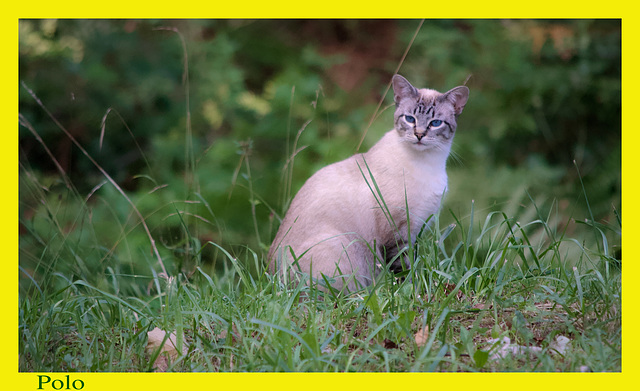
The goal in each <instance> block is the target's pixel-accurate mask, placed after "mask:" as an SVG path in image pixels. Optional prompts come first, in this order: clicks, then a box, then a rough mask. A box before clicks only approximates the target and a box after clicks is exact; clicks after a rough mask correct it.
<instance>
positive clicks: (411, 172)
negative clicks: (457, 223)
mask: <svg viewBox="0 0 640 391" xmlns="http://www.w3.org/2000/svg"><path fill="white" fill-rule="evenodd" d="M385 174H386V175H385V177H386V181H385V182H386V186H384V191H383V192H382V193H383V196H384V197H385V200H386V201H387V202H388V204H389V205H393V209H395V210H396V211H397V213H400V214H402V213H404V214H406V208H407V206H408V207H409V213H410V214H411V215H415V216H417V217H419V218H421V219H426V218H427V217H428V216H430V215H432V214H434V213H435V212H436V211H437V209H438V208H439V206H440V202H441V200H442V198H443V197H444V194H445V192H446V190H447V174H446V171H444V169H436V168H434V167H430V166H427V165H424V166H416V167H406V166H404V167H402V166H399V167H389V169H388V170H387V172H386V173H385ZM385 193H386V194H385Z"/></svg>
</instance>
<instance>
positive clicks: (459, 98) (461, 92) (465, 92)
mask: <svg viewBox="0 0 640 391" xmlns="http://www.w3.org/2000/svg"><path fill="white" fill-rule="evenodd" d="M444 97H445V98H446V99H447V100H448V101H449V102H451V103H453V110H454V111H455V113H456V115H460V113H462V109H464V106H465V105H466V104H467V100H468V99H469V89H468V88H467V87H466V86H459V87H456V88H452V89H451V90H449V91H447V92H445V93H444Z"/></svg>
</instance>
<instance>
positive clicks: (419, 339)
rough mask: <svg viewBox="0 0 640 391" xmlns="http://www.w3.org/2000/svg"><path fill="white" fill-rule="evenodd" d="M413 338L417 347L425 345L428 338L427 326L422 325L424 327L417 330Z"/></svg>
mask: <svg viewBox="0 0 640 391" xmlns="http://www.w3.org/2000/svg"><path fill="white" fill-rule="evenodd" d="M413 338H414V339H415V341H416V345H418V346H419V347H422V346H424V345H426V343H427V340H428V339H429V326H424V328H423V329H421V330H419V331H418V332H417V333H416V334H415V335H414V336H413Z"/></svg>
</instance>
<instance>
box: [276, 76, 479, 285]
mask: <svg viewBox="0 0 640 391" xmlns="http://www.w3.org/2000/svg"><path fill="white" fill-rule="evenodd" d="M392 83H393V91H394V101H395V104H396V110H395V114H394V122H395V127H394V129H392V130H390V131H389V132H387V133H386V134H385V135H384V136H383V137H382V139H381V140H380V141H378V142H377V143H376V144H375V145H374V146H373V147H372V148H371V149H370V150H369V151H368V152H366V153H362V154H357V155H354V156H352V157H350V158H348V159H346V160H343V161H341V162H337V163H334V164H331V165H329V166H326V167H324V168H322V169H321V170H319V171H318V172H316V173H315V174H314V175H313V176H311V178H309V179H308V180H307V182H306V183H305V184H304V185H303V186H302V188H301V189H300V191H299V192H298V194H297V195H296V196H295V198H294V199H293V201H292V202H291V206H290V207H289V210H288V211H287V213H286V215H285V217H284V219H283V221H282V225H281V226H280V229H279V230H278V233H277V234H276V237H275V239H274V241H273V244H272V245H271V248H270V250H269V255H268V262H269V270H270V271H271V272H272V273H275V272H280V273H282V275H283V276H284V275H285V273H286V275H288V276H293V275H295V274H296V273H295V271H300V272H302V273H305V274H307V275H311V276H312V277H314V278H319V277H320V276H321V274H324V275H326V276H327V277H329V278H334V279H335V282H334V283H333V284H332V285H333V286H334V287H335V288H337V289H342V288H344V287H345V283H346V285H347V286H346V288H347V289H349V290H351V291H353V290H355V289H357V288H358V287H361V286H367V285H369V284H371V283H372V281H373V279H374V278H375V276H376V275H377V273H378V269H379V267H376V263H377V262H378V263H381V262H389V261H391V260H393V259H394V258H395V262H394V263H393V264H392V265H391V269H396V270H397V269H399V268H402V267H403V263H404V266H405V267H409V266H410V262H409V261H408V260H407V259H405V258H404V257H402V256H399V257H398V256H397V254H398V252H399V251H400V250H402V249H403V248H404V247H406V246H407V245H409V244H413V242H414V241H415V239H416V236H417V235H418V233H419V232H420V229H421V227H422V226H423V225H424V224H425V222H427V221H428V219H429V218H430V217H431V216H432V215H434V214H435V213H437V212H438V209H439V208H440V202H441V200H442V198H443V196H444V194H445V192H446V191H447V173H446V170H445V166H446V162H447V157H448V156H449V151H450V149H451V142H452V140H453V136H454V133H455V130H456V119H457V117H458V115H460V113H462V109H463V108H464V106H465V104H466V103H467V99H468V97H469V89H468V88H467V87H465V86H460V87H456V88H453V89H452V90H450V91H448V92H445V93H444V94H442V93H439V92H437V91H435V90H430V89H416V88H415V87H414V86H412V85H411V84H410V83H409V82H408V81H407V80H406V79H405V78H404V77H402V76H400V75H395V76H394V77H393V80H392ZM407 206H408V210H407ZM407 215H408V217H409V218H408V219H407ZM407 221H409V223H407ZM409 238H410V240H411V243H409ZM292 253H293V256H292Z"/></svg>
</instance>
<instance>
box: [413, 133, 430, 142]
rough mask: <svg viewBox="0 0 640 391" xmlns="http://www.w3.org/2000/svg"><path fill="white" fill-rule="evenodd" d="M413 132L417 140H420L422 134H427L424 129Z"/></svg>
mask: <svg viewBox="0 0 640 391" xmlns="http://www.w3.org/2000/svg"><path fill="white" fill-rule="evenodd" d="M413 134H415V136H416V137H417V138H418V141H420V140H422V138H423V137H424V136H426V135H427V132H426V131H425V132H413Z"/></svg>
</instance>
